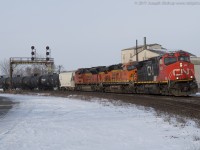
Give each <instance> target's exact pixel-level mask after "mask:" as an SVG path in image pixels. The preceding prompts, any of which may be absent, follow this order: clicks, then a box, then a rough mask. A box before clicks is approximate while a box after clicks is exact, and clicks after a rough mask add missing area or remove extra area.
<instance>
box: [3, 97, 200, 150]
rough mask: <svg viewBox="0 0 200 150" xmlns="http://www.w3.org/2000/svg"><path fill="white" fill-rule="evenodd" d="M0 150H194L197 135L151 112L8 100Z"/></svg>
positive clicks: (197, 144) (197, 145) (56, 100)
mask: <svg viewBox="0 0 200 150" xmlns="http://www.w3.org/2000/svg"><path fill="white" fill-rule="evenodd" d="M1 95H2V96H5V97H8V98H12V99H13V101H17V102H20V103H19V104H17V105H16V106H15V107H14V108H13V109H12V110H10V111H9V113H8V114H7V115H6V116H5V117H4V118H1V119H0V149H1V150H14V149H17V150H27V149H28V150H184V149H185V150H193V149H194V150H196V149H200V139H199V138H200V129H198V128H196V127H194V126H193V125H188V126H185V127H183V128H182V127H179V126H178V127H175V126H174V125H173V124H170V123H168V122H164V121H163V119H162V118H160V117H158V116H155V115H154V112H153V110H150V111H145V110H142V109H138V108H137V107H136V106H133V105H132V106H126V107H125V106H114V105H112V104H110V103H109V102H107V104H106V105H105V104H102V103H99V102H98V101H95V100H94V101H92V102H91V101H83V100H78V99H70V98H58V97H45V96H28V95H24V96H23V95H9V94H1Z"/></svg>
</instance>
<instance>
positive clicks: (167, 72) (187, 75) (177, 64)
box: [160, 51, 194, 81]
mask: <svg viewBox="0 0 200 150" xmlns="http://www.w3.org/2000/svg"><path fill="white" fill-rule="evenodd" d="M193 79H194V65H193V64H192V63H191V62H190V55H189V53H187V52H184V51H178V52H175V53H167V54H165V55H164V56H163V57H162V58H161V59H160V80H165V81H168V80H193Z"/></svg>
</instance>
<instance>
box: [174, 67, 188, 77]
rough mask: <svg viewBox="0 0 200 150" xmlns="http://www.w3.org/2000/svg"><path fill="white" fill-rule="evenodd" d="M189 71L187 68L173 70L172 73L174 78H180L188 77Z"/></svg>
mask: <svg viewBox="0 0 200 150" xmlns="http://www.w3.org/2000/svg"><path fill="white" fill-rule="evenodd" d="M189 71H190V69H189V68H187V69H183V68H181V69H174V70H173V71H172V72H173V75H174V76H181V75H183V74H186V75H189Z"/></svg>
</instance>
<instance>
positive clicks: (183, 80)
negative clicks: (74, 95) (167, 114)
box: [0, 51, 198, 96]
mask: <svg viewBox="0 0 200 150" xmlns="http://www.w3.org/2000/svg"><path fill="white" fill-rule="evenodd" d="M9 81H10V80H9V78H1V79H0V86H1V87H2V88H4V89H8V87H9V83H10V82H9ZM12 86H13V88H20V89H42V90H46V89H47V90H52V89H55V88H58V89H61V90H77V91H99V92H116V93H138V94H160V95H174V96H188V95H190V94H193V93H196V92H197V90H198V87H197V83H196V80H195V76H194V65H193V64H192V63H191V62H190V56H189V54H188V53H187V52H185V51H176V52H171V53H166V54H164V55H163V56H158V57H154V58H150V59H148V60H144V61H140V62H130V63H128V64H116V65H111V66H98V67H92V68H80V69H78V70H76V71H70V72H63V73H60V74H53V75H42V76H32V77H30V76H29V77H15V78H13V84H12Z"/></svg>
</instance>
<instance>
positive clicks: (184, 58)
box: [178, 56, 190, 62]
mask: <svg viewBox="0 0 200 150" xmlns="http://www.w3.org/2000/svg"><path fill="white" fill-rule="evenodd" d="M178 60H179V61H187V62H190V58H189V56H179V57H178Z"/></svg>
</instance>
